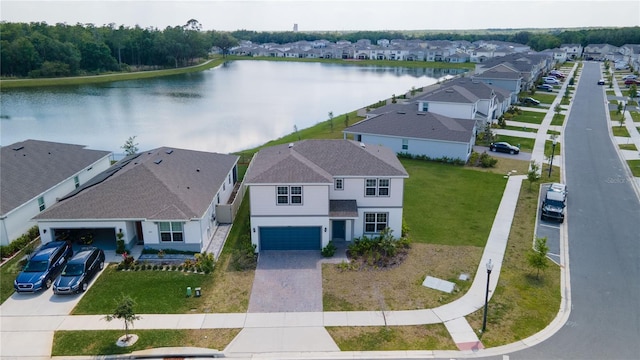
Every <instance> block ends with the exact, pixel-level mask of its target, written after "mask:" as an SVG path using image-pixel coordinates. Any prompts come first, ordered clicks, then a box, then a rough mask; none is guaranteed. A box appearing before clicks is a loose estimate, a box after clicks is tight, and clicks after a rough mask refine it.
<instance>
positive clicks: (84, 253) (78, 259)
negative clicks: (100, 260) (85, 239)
mask: <svg viewBox="0 0 640 360" xmlns="http://www.w3.org/2000/svg"><path fill="white" fill-rule="evenodd" d="M95 251H98V248H90V249H82V250H80V251H78V252H77V253H76V254H75V255H73V257H72V258H71V259H69V263H70V264H72V263H73V264H77V263H84V262H85V261H86V259H87V258H88V257H89V255H91V254H92V253H93V252H95Z"/></svg>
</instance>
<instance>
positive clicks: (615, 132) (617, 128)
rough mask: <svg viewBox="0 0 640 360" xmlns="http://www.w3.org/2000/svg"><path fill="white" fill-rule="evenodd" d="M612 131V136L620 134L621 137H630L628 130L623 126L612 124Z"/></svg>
mask: <svg viewBox="0 0 640 360" xmlns="http://www.w3.org/2000/svg"><path fill="white" fill-rule="evenodd" d="M611 130H612V131H613V136H622V137H630V136H631V135H629V130H627V128H626V127H625V126H619V125H618V126H613V127H612V128H611Z"/></svg>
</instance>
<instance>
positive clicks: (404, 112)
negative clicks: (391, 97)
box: [398, 111, 407, 115]
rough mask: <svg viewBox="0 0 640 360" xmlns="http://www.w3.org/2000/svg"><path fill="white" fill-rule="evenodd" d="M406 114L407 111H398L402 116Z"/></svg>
mask: <svg viewBox="0 0 640 360" xmlns="http://www.w3.org/2000/svg"><path fill="white" fill-rule="evenodd" d="M406 113H407V112H406V111H398V114H401V115H404V114H406Z"/></svg>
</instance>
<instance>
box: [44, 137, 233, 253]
mask: <svg viewBox="0 0 640 360" xmlns="http://www.w3.org/2000/svg"><path fill="white" fill-rule="evenodd" d="M237 162H238V157H237V156H235V155H226V154H216V153H209V152H201V151H192V150H183V149H174V148H168V147H161V148H158V149H154V150H150V151H145V152H141V153H139V154H135V155H131V156H128V157H126V158H124V159H123V160H121V161H119V162H118V163H116V164H115V165H113V166H112V167H110V168H109V169H107V170H106V171H104V172H103V173H101V174H99V175H98V176H96V177H95V178H93V179H92V180H91V181H90V182H89V183H87V184H85V185H84V186H80V187H79V188H77V189H76V190H75V191H73V192H72V193H71V194H69V195H67V196H65V197H64V198H61V199H60V200H59V201H58V202H57V203H56V204H54V205H52V206H50V207H49V208H48V209H47V210H46V211H43V212H42V213H40V214H39V215H37V216H36V217H35V220H36V221H37V223H38V226H39V228H40V236H41V237H42V241H43V242H45V243H46V242H49V241H52V240H56V239H69V238H70V240H71V241H73V242H74V243H75V242H78V241H80V242H83V243H91V242H99V247H100V248H102V249H105V250H110V249H111V250H112V249H115V248H116V238H117V237H122V238H123V240H124V241H125V246H126V248H127V249H130V248H131V247H133V246H134V245H137V244H138V245H144V246H145V247H149V248H155V249H167V248H170V249H175V250H183V251H194V252H201V251H205V250H206V249H207V247H208V246H209V245H210V243H211V240H212V237H213V235H214V233H215V231H216V228H217V227H218V224H219V223H223V222H228V223H230V222H231V221H232V218H233V216H234V214H235V211H236V210H233V208H232V207H231V205H232V203H233V202H234V200H235V197H234V195H235V194H236V190H237V187H236V185H237V184H238V183H237V181H238V170H237ZM238 185H239V184H238ZM119 234H122V235H119Z"/></svg>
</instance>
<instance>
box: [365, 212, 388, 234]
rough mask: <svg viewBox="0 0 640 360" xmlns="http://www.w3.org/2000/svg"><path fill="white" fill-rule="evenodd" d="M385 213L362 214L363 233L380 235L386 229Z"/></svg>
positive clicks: (386, 217)
mask: <svg viewBox="0 0 640 360" xmlns="http://www.w3.org/2000/svg"><path fill="white" fill-rule="evenodd" d="M387 225H388V214H387V213H364V232H365V233H380V232H382V230H384V229H385V228H387Z"/></svg>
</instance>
